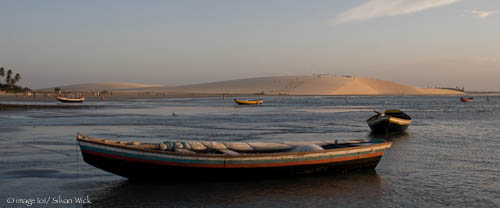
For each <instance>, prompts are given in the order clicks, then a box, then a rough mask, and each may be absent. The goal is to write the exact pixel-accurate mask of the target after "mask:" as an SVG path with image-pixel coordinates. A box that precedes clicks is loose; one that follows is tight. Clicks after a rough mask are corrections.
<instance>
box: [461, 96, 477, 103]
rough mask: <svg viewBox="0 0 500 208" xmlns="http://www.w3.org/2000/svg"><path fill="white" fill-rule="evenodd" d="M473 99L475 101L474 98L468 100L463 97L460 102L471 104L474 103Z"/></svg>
mask: <svg viewBox="0 0 500 208" xmlns="http://www.w3.org/2000/svg"><path fill="white" fill-rule="evenodd" d="M473 99H474V98H473V97H467V98H466V97H461V98H460V101H462V102H463V103H470V102H472V100H473Z"/></svg>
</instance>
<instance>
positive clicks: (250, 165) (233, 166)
mask: <svg viewBox="0 0 500 208" xmlns="http://www.w3.org/2000/svg"><path fill="white" fill-rule="evenodd" d="M82 153H84V154H92V155H96V156H100V157H105V158H112V159H119V160H126V161H132V162H141V163H149V164H157V165H170V166H179V167H197V168H264V167H284V166H298V165H314V164H326V163H334V162H343V161H349V160H359V159H364V158H371V157H378V156H382V155H383V154H384V152H374V153H370V154H364V155H358V156H348V157H339V158H330V159H322V160H312V161H295V162H283V161H282V162H279V163H255V164H225V165H224V164H196V163H179V162H168V161H159V160H148V159H141V158H136V157H127V156H121V155H114V154H108V153H103V152H94V151H90V150H85V149H82Z"/></svg>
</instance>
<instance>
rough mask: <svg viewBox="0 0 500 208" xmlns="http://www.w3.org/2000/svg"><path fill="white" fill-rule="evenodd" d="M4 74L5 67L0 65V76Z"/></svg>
mask: <svg viewBox="0 0 500 208" xmlns="http://www.w3.org/2000/svg"><path fill="white" fill-rule="evenodd" d="M4 76H5V69H4V68H3V67H0V77H2V78H3V77H4ZM0 83H2V80H1V79H0Z"/></svg>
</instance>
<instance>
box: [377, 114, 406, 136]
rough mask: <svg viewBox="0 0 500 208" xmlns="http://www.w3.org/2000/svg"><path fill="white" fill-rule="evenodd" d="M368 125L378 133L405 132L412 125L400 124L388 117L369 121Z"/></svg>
mask: <svg viewBox="0 0 500 208" xmlns="http://www.w3.org/2000/svg"><path fill="white" fill-rule="evenodd" d="M368 126H369V127H370V129H371V130H372V131H373V132H376V133H402V132H405V131H406V130H407V129H408V127H409V126H410V125H403V124H398V123H394V122H391V121H390V119H388V118H387V119H385V118H381V119H378V120H374V121H368Z"/></svg>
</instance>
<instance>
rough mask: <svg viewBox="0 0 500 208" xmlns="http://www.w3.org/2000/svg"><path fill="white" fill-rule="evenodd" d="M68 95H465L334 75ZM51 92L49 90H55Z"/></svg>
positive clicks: (120, 86)
mask: <svg viewBox="0 0 500 208" xmlns="http://www.w3.org/2000/svg"><path fill="white" fill-rule="evenodd" d="M60 88H61V89H62V90H64V91H102V90H113V91H117V92H121V93H127V92H130V93H132V92H134V93H137V92H145V91H149V92H162V93H171V94H173V93H201V94H261V93H264V94H271V95H278V94H286V95H438V94H463V93H462V92H458V91H454V90H444V89H429V88H420V87H415V86H408V85H403V84H398V83H395V82H391V81H384V80H378V79H371V78H361V77H345V76H330V75H321V76H320V75H314V76H276V77H259V78H250V79H238V80H229V81H222V82H212V83H203V84H195V85H184V86H175V87H166V86H153V85H146V84H136V83H94V84H79V85H68V86H62V87H60ZM53 89H54V88H49V89H48V90H53Z"/></svg>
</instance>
